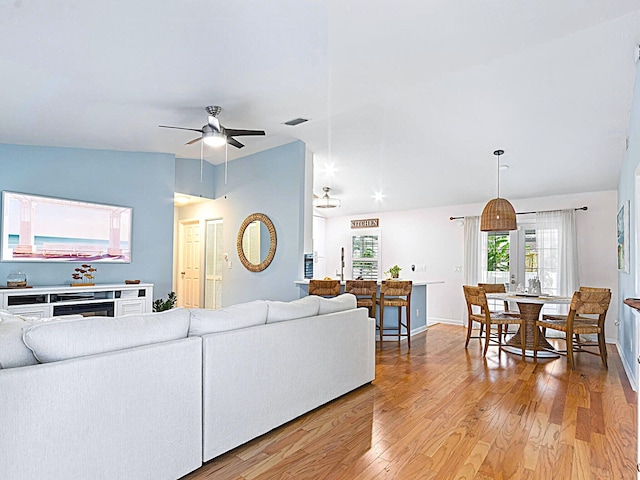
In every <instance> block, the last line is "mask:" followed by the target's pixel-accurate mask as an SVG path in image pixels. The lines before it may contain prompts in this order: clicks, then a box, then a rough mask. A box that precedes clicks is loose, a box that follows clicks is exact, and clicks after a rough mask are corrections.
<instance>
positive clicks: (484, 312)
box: [462, 285, 525, 359]
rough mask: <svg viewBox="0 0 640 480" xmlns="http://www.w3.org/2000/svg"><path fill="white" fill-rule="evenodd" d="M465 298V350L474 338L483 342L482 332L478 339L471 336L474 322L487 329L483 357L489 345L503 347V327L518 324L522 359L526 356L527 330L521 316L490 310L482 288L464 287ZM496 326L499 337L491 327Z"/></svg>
mask: <svg viewBox="0 0 640 480" xmlns="http://www.w3.org/2000/svg"><path fill="white" fill-rule="evenodd" d="M462 288H463V290H464V298H465V300H466V302H467V314H468V320H467V341H466V342H465V344H464V348H467V347H468V346H469V340H470V339H472V338H478V339H479V340H480V341H482V332H481V333H480V335H478V336H477V337H474V336H472V335H471V332H472V330H473V322H478V323H479V324H480V325H481V326H483V327H485V328H486V330H485V331H484V333H485V342H484V349H483V351H482V356H483V357H484V356H486V355H487V349H488V348H489V343H496V344H497V345H498V346H499V347H500V346H502V326H503V325H510V324H517V325H520V326H521V328H520V340H521V344H522V358H523V359H524V356H525V328H524V325H523V323H524V322H523V320H522V319H521V318H520V316H519V315H517V316H515V315H512V314H509V313H504V312H492V311H490V310H489V305H488V304H487V295H486V292H485V290H484V288H482V287H474V286H471V285H464V286H463V287H462ZM474 307H476V308H475V311H474ZM492 325H496V326H497V327H498V333H497V335H494V334H492V333H491V326H492Z"/></svg>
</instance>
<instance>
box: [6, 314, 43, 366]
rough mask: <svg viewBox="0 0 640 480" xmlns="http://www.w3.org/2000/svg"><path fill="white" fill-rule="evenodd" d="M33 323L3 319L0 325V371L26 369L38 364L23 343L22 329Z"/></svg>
mask: <svg viewBox="0 0 640 480" xmlns="http://www.w3.org/2000/svg"><path fill="white" fill-rule="evenodd" d="M30 325H32V323H30V322H25V321H23V320H21V319H19V318H17V319H7V317H4V318H3V322H2V323H1V324H0V369H3V368H15V367H24V366H25V365H35V364H37V363H38V360H36V357H34V356H33V353H32V352H31V350H29V349H28V348H27V346H26V345H25V344H24V342H23V341H22V329H23V328H27V327H29V326H30Z"/></svg>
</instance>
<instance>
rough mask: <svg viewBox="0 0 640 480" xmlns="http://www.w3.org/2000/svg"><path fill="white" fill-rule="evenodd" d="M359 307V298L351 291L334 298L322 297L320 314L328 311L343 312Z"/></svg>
mask: <svg viewBox="0 0 640 480" xmlns="http://www.w3.org/2000/svg"><path fill="white" fill-rule="evenodd" d="M354 308H358V299H357V298H356V296H355V295H352V294H351V293H343V294H342V295H338V296H337V297H333V298H323V297H320V309H319V311H318V315H324V314H326V313H335V312H342V311H343V310H352V309H354Z"/></svg>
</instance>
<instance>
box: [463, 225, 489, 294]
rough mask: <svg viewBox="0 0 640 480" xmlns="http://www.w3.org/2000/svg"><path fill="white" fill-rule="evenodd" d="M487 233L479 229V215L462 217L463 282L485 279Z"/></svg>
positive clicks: (476, 282)
mask: <svg viewBox="0 0 640 480" xmlns="http://www.w3.org/2000/svg"><path fill="white" fill-rule="evenodd" d="M486 272H487V234H486V232H481V231H480V217H464V283H465V285H477V284H478V283H480V282H483V281H485V280H486V278H485V277H486Z"/></svg>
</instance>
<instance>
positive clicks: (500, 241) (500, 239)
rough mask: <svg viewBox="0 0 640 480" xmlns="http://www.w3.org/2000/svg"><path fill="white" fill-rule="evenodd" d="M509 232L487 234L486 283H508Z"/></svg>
mask: <svg viewBox="0 0 640 480" xmlns="http://www.w3.org/2000/svg"><path fill="white" fill-rule="evenodd" d="M509 245H510V242H509V233H508V232H490V233H488V234H487V279H486V281H487V283H504V284H505V285H506V284H508V283H509Z"/></svg>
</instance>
